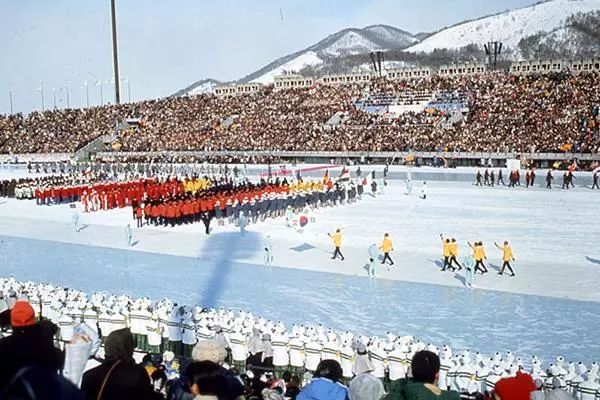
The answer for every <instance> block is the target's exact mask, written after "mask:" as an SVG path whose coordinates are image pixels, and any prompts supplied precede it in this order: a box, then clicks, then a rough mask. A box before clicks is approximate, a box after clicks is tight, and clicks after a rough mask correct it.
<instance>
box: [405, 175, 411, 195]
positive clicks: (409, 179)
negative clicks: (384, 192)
mask: <svg viewBox="0 0 600 400" xmlns="http://www.w3.org/2000/svg"><path fill="white" fill-rule="evenodd" d="M411 193H412V179H411V176H410V171H408V172H407V173H406V194H407V195H410V194H411Z"/></svg>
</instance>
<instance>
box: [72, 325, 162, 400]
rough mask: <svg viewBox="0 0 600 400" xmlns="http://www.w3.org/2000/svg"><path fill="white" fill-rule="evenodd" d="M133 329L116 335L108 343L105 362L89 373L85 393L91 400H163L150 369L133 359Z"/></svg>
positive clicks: (121, 330) (105, 347)
mask: <svg viewBox="0 0 600 400" xmlns="http://www.w3.org/2000/svg"><path fill="white" fill-rule="evenodd" d="M133 350H134V344H133V335H132V334H131V331H130V330H129V328H125V329H119V330H116V331H114V332H112V333H111V334H110V335H108V337H107V338H106V340H105V342H104V352H105V361H104V362H103V363H102V364H101V365H99V366H97V367H96V368H93V369H91V370H89V371H87V372H86V373H85V374H84V375H83V379H82V381H81V389H82V390H83V391H84V392H85V394H86V395H87V396H88V397H89V398H90V399H107V400H108V399H111V400H113V399H115V400H119V399H123V400H127V399H142V400H151V399H161V398H162V396H161V395H160V394H158V393H155V392H154V389H153V388H152V385H151V384H150V377H149V376H148V373H147V372H146V369H145V368H144V367H142V366H141V365H138V364H136V363H135V361H134V359H133Z"/></svg>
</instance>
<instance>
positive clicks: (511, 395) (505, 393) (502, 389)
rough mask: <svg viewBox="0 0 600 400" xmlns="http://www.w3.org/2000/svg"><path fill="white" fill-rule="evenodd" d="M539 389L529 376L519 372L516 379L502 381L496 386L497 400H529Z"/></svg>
mask: <svg viewBox="0 0 600 400" xmlns="http://www.w3.org/2000/svg"><path fill="white" fill-rule="evenodd" d="M536 390H537V387H536V385H535V382H534V381H533V378H532V377H531V375H529V374H525V373H522V372H520V371H519V372H517V374H516V375H515V376H514V377H508V378H503V379H500V380H499V381H498V382H496V385H495V386H494V399H495V400H529V399H530V398H531V393H532V392H535V391H536Z"/></svg>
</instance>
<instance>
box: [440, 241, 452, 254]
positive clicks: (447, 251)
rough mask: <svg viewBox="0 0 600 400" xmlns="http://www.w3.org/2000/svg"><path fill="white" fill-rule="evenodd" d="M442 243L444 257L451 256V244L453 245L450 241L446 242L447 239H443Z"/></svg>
mask: <svg viewBox="0 0 600 400" xmlns="http://www.w3.org/2000/svg"><path fill="white" fill-rule="evenodd" d="M442 245H443V251H444V257H450V256H451V255H452V251H451V250H450V246H452V245H451V244H450V243H446V240H445V239H442Z"/></svg>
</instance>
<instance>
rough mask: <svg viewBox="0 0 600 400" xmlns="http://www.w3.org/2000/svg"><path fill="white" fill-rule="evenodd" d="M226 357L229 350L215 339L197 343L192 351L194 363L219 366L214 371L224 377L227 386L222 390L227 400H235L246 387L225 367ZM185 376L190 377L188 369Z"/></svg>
mask: <svg viewBox="0 0 600 400" xmlns="http://www.w3.org/2000/svg"><path fill="white" fill-rule="evenodd" d="M226 357H227V350H226V349H225V348H223V347H222V346H221V345H220V344H219V343H217V342H216V341H215V340H213V339H208V340H201V341H199V342H198V343H196V346H194V349H193V350H192V359H193V362H194V363H196V362H206V361H209V362H211V363H213V364H215V365H217V367H218V368H217V370H216V371H214V373H217V374H219V375H221V376H222V377H223V379H222V383H223V385H225V387H224V388H222V389H223V390H222V391H223V393H225V395H226V397H225V398H228V399H235V398H237V397H238V396H241V395H242V394H243V392H244V385H243V383H242V381H241V380H240V378H239V377H238V376H237V375H235V374H234V373H233V372H232V371H231V370H229V369H227V368H225V367H223V363H224V362H225V358H226ZM190 365H191V364H190ZM185 375H186V376H188V373H187V368H186V372H185ZM181 383H182V382H180V387H181ZM169 398H176V399H179V398H186V397H185V396H184V397H171V396H169Z"/></svg>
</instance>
